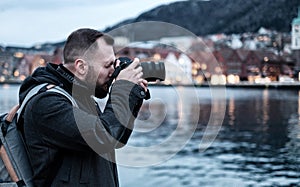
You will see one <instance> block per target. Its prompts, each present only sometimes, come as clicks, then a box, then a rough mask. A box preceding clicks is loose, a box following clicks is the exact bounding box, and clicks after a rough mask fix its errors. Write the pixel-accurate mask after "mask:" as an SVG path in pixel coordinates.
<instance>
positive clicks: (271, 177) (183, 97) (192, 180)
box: [0, 85, 300, 187]
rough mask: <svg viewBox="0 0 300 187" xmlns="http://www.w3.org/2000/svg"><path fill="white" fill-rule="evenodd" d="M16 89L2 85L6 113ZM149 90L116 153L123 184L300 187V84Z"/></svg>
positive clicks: (0, 98) (1, 99) (1, 107)
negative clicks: (125, 141) (295, 86)
mask: <svg viewBox="0 0 300 187" xmlns="http://www.w3.org/2000/svg"><path fill="white" fill-rule="evenodd" d="M18 88H19V87H18V85H0V113H3V112H6V111H7V110H8V109H9V108H10V107H12V106H13V105H15V104H16V103H17V100H18V97H17V94H18V93H17V92H18ZM150 90H151V96H152V99H150V100H148V101H146V102H144V104H143V106H142V109H141V111H140V113H139V116H138V119H137V121H136V124H135V131H134V132H133V134H132V136H131V139H130V140H129V142H128V145H127V146H126V147H125V148H122V149H120V150H118V151H117V160H118V163H119V180H120V184H121V186H122V187H139V186H143V187H153V186H159V187H169V186H172V187H198V186H201V187H203V186H204V187H211V186H213V187H220V186H222V187H223V186H225V187H226V186H228V187H233V186H237V187H248V186H249V187H252V186H253V187H263V186H300V121H299V118H300V92H299V90H297V89H288V88H285V89H267V88H259V89H257V88H226V89H225V88H223V89H222V88H218V89H217V90H216V89H213V88H210V87H199V88H191V87H150ZM166 142H168V143H166ZM149 150H150V151H149Z"/></svg>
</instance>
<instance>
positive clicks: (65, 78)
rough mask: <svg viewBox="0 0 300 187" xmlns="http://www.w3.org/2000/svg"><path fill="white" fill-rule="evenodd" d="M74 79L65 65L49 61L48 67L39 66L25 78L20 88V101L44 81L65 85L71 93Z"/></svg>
mask: <svg viewBox="0 0 300 187" xmlns="http://www.w3.org/2000/svg"><path fill="white" fill-rule="evenodd" d="M60 70H61V71H60ZM62 72H63V73H62ZM73 80H74V75H73V74H72V73H71V72H70V71H69V70H68V69H66V68H65V67H64V66H63V65H56V64H51V63H48V64H47V66H46V67H39V68H37V69H36V70H35V71H34V72H33V74H32V75H31V76H29V77H27V78H26V79H25V80H24V82H23V83H22V85H21V87H20V90H19V103H20V104H21V103H22V101H23V100H24V99H25V96H26V95H27V93H28V92H29V91H30V90H31V89H32V88H33V87H35V86H37V85H39V84H43V83H49V84H54V85H57V86H60V87H63V88H64V89H66V90H67V91H68V92H69V93H71V90H72V84H73Z"/></svg>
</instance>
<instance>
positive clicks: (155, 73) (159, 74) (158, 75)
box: [116, 57, 166, 82]
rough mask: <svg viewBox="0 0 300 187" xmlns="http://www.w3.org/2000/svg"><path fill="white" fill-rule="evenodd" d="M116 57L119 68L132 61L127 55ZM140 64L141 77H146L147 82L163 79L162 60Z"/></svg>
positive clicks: (164, 75) (164, 72) (164, 76)
mask: <svg viewBox="0 0 300 187" xmlns="http://www.w3.org/2000/svg"><path fill="white" fill-rule="evenodd" d="M118 59H119V60H120V66H119V67H120V68H121V69H120V70H122V69H124V68H126V67H127V66H128V65H129V64H131V63H132V60H131V59H130V58H128V57H120V58H118ZM141 66H142V68H143V79H146V80H147V81H148V82H156V81H157V80H160V81H164V80H165V78H166V70H165V64H164V62H152V61H148V62H141ZM116 68H117V67H116ZM120 70H119V71H120Z"/></svg>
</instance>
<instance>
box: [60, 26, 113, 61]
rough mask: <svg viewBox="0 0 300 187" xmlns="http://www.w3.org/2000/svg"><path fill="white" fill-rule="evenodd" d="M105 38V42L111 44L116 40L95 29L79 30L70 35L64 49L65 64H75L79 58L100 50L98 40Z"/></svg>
mask: <svg viewBox="0 0 300 187" xmlns="http://www.w3.org/2000/svg"><path fill="white" fill-rule="evenodd" d="M100 37H101V38H103V39H104V41H105V42H106V43H107V44H109V45H113V44H114V39H113V38H112V37H111V36H109V35H107V34H105V33H103V32H100V31H97V30H94V29H88V28H83V29H78V30H76V31H74V32H72V33H71V34H70V36H69V37H68V39H67V41H66V44H65V47H64V52H63V54H64V63H65V64H67V63H73V62H74V61H75V60H76V59H78V58H83V56H84V55H85V54H86V52H87V51H88V50H89V51H92V50H94V49H98V45H97V43H96V40H97V39H98V38H100Z"/></svg>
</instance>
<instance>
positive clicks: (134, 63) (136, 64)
mask: <svg viewBox="0 0 300 187" xmlns="http://www.w3.org/2000/svg"><path fill="white" fill-rule="evenodd" d="M139 64H140V60H139V59H138V58H134V59H133V62H132V63H131V64H130V65H129V66H128V67H130V68H133V69H135V68H136V67H137V66H138V65H139Z"/></svg>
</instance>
